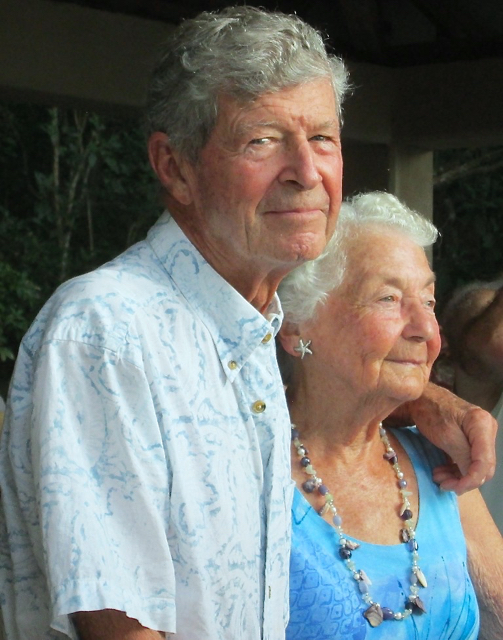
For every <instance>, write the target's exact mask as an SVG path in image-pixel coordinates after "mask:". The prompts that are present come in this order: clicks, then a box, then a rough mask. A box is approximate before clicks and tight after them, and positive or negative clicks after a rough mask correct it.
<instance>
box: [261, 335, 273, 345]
mask: <svg viewBox="0 0 503 640" xmlns="http://www.w3.org/2000/svg"><path fill="white" fill-rule="evenodd" d="M271 338H272V333H266V335H265V336H264V337H263V338H262V342H263V344H267V343H268V342H269V341H270V340H271Z"/></svg>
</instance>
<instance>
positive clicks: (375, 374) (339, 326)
mask: <svg viewBox="0 0 503 640" xmlns="http://www.w3.org/2000/svg"><path fill="white" fill-rule="evenodd" d="M434 306H435V298H434V275H433V272H432V271H431V269H430V267H429V265H428V261H427V259H426V255H425V253H424V251H423V249H422V248H421V247H418V246H417V245H416V244H414V243H413V242H412V241H410V240H409V239H408V238H406V237H405V236H404V235H402V234H400V233H398V232H395V231H391V230H390V231H386V232H384V233H383V232H382V230H379V231H377V230H370V231H366V232H364V233H363V234H362V235H361V236H359V237H358V239H357V240H354V241H353V243H352V245H351V246H350V250H349V253H348V263H347V271H346V277H345V281H344V283H343V284H342V286H341V287H340V288H339V289H337V290H336V291H334V292H333V293H332V294H331V295H330V296H329V298H328V300H327V302H326V304H325V305H323V306H322V307H321V308H320V309H319V312H318V314H317V318H316V320H315V321H314V323H309V324H306V325H304V326H301V327H300V330H301V331H300V333H301V336H302V337H303V338H304V340H307V339H309V340H311V341H312V343H311V349H312V351H313V354H314V355H313V356H309V359H307V358H306V359H304V360H303V365H304V366H306V367H311V366H314V365H315V361H316V365H315V366H316V367H318V371H319V372H320V374H321V375H323V376H324V377H326V376H327V375H330V376H331V377H333V378H334V381H335V380H338V381H339V382H340V383H341V384H342V388H345V387H346V388H347V392H348V393H351V394H353V395H354V394H357V395H358V396H361V395H363V396H367V395H368V394H370V395H371V396H372V395H374V396H386V397H387V398H392V399H393V400H396V401H399V402H400V403H401V402H405V401H407V400H413V399H415V398H417V397H419V396H420V395H421V394H422V392H423V389H424V387H425V385H426V383H427V381H428V379H429V376H430V371H431V366H432V364H433V362H434V360H435V358H436V357H437V356H438V352H439V349H440V336H439V330H438V324H437V321H436V318H435V314H434ZM339 388H340V387H339Z"/></svg>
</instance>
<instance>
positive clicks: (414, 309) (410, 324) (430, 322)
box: [403, 300, 438, 342]
mask: <svg viewBox="0 0 503 640" xmlns="http://www.w3.org/2000/svg"><path fill="white" fill-rule="evenodd" d="M407 315H408V319H407V322H406V324H405V326H404V330H403V334H404V337H405V338H407V339H408V340H417V341H418V342H427V341H428V340H431V339H432V338H434V337H435V336H436V335H437V334H438V322H437V319H436V317H435V313H434V311H433V308H432V307H430V306H428V305H425V303H424V302H422V301H420V300H419V301H414V302H413V303H412V302H411V303H410V304H409V308H408V310H407Z"/></svg>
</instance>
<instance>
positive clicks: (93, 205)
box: [0, 104, 161, 362]
mask: <svg viewBox="0 0 503 640" xmlns="http://www.w3.org/2000/svg"><path fill="white" fill-rule="evenodd" d="M0 136H1V139H2V147H1V149H0V175H1V180H2V189H1V190H0V286H1V289H0V291H1V292H2V295H1V296H0V313H1V318H2V321H1V324H0V362H2V361H5V360H7V359H12V358H13V357H14V355H15V353H16V351H17V346H18V344H19V340H20V338H21V337H22V335H23V334H24V332H25V331H26V329H27V328H28V326H29V324H30V322H31V321H32V320H33V317H34V315H35V314H36V312H37V311H38V309H39V308H40V306H41V304H42V303H43V302H44V301H45V300H46V299H47V297H48V296H49V295H50V294H51V293H52V291H53V290H54V289H55V288H56V287H57V286H58V284H60V282H62V281H64V280H66V279H68V278H71V277H73V276H75V275H78V274H80V273H84V272H86V271H89V270H91V269H93V268H95V267H96V266H98V265H99V264H102V263H103V262H106V261H107V260H109V259H110V258H112V257H114V256H115V255H117V254H118V253H120V252H121V251H123V250H124V249H125V248H126V247H127V246H129V245H130V244H132V243H133V242H135V241H136V240H138V239H139V238H140V237H142V236H143V235H144V234H145V232H146V230H147V229H148V228H149V227H150V226H151V224H152V223H153V222H154V221H155V219H156V218H157V216H158V215H159V213H160V210H161V207H160V204H159V203H158V201H157V193H158V190H157V187H156V183H155V181H154V178H153V175H152V173H151V170H150V168H149V166H148V162H147V157H146V145H145V141H144V139H143V135H142V133H141V128H140V126H139V123H138V122H136V121H134V120H124V119H118V118H110V117H108V118H105V117H103V116H101V115H98V114H96V113H90V112H79V111H74V110H64V109H59V108H47V107H42V106H37V105H7V104H3V105H0Z"/></svg>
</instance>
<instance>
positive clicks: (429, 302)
mask: <svg viewBox="0 0 503 640" xmlns="http://www.w3.org/2000/svg"><path fill="white" fill-rule="evenodd" d="M425 304H426V306H427V307H430V309H434V308H435V305H436V304H437V301H436V300H426V303H425Z"/></svg>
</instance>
